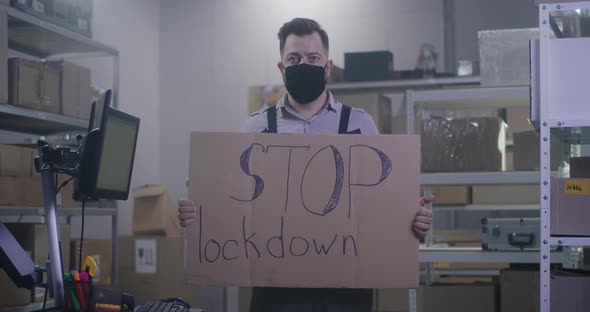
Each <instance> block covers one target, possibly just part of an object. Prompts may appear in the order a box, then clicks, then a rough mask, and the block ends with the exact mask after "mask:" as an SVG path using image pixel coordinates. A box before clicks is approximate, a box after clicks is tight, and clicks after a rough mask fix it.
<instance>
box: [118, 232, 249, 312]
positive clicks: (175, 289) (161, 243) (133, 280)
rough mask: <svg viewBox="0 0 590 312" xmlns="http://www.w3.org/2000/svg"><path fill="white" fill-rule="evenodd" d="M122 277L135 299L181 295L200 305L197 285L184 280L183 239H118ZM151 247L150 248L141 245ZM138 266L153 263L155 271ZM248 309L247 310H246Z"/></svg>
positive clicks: (140, 237) (138, 237) (125, 290)
mask: <svg viewBox="0 0 590 312" xmlns="http://www.w3.org/2000/svg"><path fill="white" fill-rule="evenodd" d="M119 244H120V246H119V250H120V256H119V280H120V284H121V288H122V290H123V291H124V292H128V293H131V294H133V295H134V296H135V302H146V301H148V300H157V299H162V298H171V297H181V298H183V299H184V300H186V301H188V302H189V303H190V304H191V305H192V306H197V305H198V304H197V302H196V298H197V291H198V287H197V286H194V285H187V284H185V283H184V251H185V249H184V238H181V237H175V238H163V237H155V236H143V237H142V236H135V237H121V238H120V239H119ZM146 245H147V246H152V249H151V250H147V249H146V248H145V247H143V250H142V251H141V252H140V250H139V249H140V248H142V247H141V246H146ZM139 265H143V266H145V265H147V266H153V272H152V273H142V272H138V271H142V270H141V269H140V270H138V267H139ZM245 311H247V310H245Z"/></svg>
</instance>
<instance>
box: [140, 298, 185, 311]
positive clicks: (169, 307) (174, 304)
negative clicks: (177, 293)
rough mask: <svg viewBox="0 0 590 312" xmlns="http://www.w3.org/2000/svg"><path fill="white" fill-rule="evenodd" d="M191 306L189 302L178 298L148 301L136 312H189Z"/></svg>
mask: <svg viewBox="0 0 590 312" xmlns="http://www.w3.org/2000/svg"><path fill="white" fill-rule="evenodd" d="M190 307H191V306H190V305H189V304H188V303H186V302H184V301H179V300H178V299H176V300H162V301H148V302H146V303H145V304H142V305H141V306H140V307H139V309H137V311H136V312H188V311H189V310H190Z"/></svg>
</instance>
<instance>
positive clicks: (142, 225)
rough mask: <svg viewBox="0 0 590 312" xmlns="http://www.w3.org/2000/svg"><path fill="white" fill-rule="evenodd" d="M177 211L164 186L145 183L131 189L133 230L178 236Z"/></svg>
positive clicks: (137, 233) (135, 231) (138, 233)
mask: <svg viewBox="0 0 590 312" xmlns="http://www.w3.org/2000/svg"><path fill="white" fill-rule="evenodd" d="M177 214H178V211H177V208H176V206H175V205H174V203H173V201H172V198H170V194H169V193H168V190H167V189H166V187H165V186H162V185H146V186H142V187H138V188H137V189H135V190H134V191H133V232H134V233H135V234H136V235H140V234H152V235H165V236H180V227H179V225H178V217H177Z"/></svg>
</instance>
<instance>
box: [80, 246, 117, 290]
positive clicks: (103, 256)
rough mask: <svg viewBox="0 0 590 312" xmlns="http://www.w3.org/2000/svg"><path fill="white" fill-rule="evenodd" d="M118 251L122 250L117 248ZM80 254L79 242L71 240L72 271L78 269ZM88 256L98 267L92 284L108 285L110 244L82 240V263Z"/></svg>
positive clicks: (110, 266) (110, 260)
mask: <svg viewBox="0 0 590 312" xmlns="http://www.w3.org/2000/svg"><path fill="white" fill-rule="evenodd" d="M119 250H123V249H122V248H119ZM79 254H80V240H72V243H71V245H70V257H71V258H70V263H71V268H72V269H76V270H77V269H78V268H79V267H80V264H79V263H80V261H79V260H78V258H79ZM87 256H90V257H92V258H93V259H94V261H96V264H97V265H98V272H97V274H96V276H94V279H93V282H95V283H96V284H97V285H110V284H111V272H112V263H113V261H112V259H113V247H112V242H111V241H110V240H106V239H84V248H83V250H82V261H84V259H85V258H86V257H87Z"/></svg>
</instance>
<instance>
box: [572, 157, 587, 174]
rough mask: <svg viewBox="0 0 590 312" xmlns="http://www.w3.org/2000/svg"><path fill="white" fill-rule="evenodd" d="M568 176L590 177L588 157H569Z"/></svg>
mask: <svg viewBox="0 0 590 312" xmlns="http://www.w3.org/2000/svg"><path fill="white" fill-rule="evenodd" d="M570 178H590V157H571V158H570Z"/></svg>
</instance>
